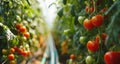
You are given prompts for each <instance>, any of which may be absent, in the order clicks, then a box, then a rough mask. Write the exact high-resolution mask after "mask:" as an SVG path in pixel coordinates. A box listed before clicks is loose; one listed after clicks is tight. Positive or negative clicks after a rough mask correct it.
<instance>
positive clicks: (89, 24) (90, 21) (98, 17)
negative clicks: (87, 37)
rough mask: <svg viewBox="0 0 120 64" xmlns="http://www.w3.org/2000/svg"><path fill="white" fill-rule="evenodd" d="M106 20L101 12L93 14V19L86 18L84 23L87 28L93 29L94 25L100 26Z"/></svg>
mask: <svg viewBox="0 0 120 64" xmlns="http://www.w3.org/2000/svg"><path fill="white" fill-rule="evenodd" d="M103 22H104V17H103V16H102V15H100V14H97V15H95V16H93V17H92V18H91V19H85V20H84V22H83V25H84V27H85V28H86V29H88V30H91V29H93V28H94V27H100V26H101V25H102V24H103Z"/></svg>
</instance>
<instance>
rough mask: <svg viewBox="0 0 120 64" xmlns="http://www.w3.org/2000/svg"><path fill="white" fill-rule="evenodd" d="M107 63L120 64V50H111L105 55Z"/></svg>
mask: <svg viewBox="0 0 120 64" xmlns="http://www.w3.org/2000/svg"><path fill="white" fill-rule="evenodd" d="M104 61H105V63H106V64H120V51H118V52H117V51H109V52H106V53H105V55H104Z"/></svg>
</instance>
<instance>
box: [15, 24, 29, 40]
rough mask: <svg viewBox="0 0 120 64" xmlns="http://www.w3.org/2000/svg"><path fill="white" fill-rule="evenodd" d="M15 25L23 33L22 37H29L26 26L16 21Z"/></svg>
mask: <svg viewBox="0 0 120 64" xmlns="http://www.w3.org/2000/svg"><path fill="white" fill-rule="evenodd" d="M15 26H16V28H17V29H18V31H19V32H20V33H22V34H23V35H24V37H26V38H29V37H30V33H29V32H27V28H26V26H23V25H22V24H20V23H16V25H15Z"/></svg>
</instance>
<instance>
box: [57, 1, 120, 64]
mask: <svg viewBox="0 0 120 64" xmlns="http://www.w3.org/2000/svg"><path fill="white" fill-rule="evenodd" d="M61 2H62V3H61V4H60V6H61V7H60V10H59V12H58V17H57V21H56V22H55V24H57V25H55V27H56V28H57V30H55V32H56V34H58V35H61V36H59V39H60V40H59V41H58V43H59V42H62V43H64V40H68V42H66V43H67V44H64V46H61V50H60V51H61V52H64V51H65V50H67V52H66V53H67V54H69V55H70V54H71V55H70V60H68V61H67V64H71V63H79V64H118V63H119V60H118V59H120V55H119V54H120V50H119V49H120V46H119V44H120V43H119V42H120V41H119V32H120V30H119V29H118V28H119V26H120V25H119V23H120V21H119V19H118V16H119V15H120V11H119V5H118V4H119V3H120V1H119V0H109V1H108V0H104V1H103V0H77V1H72V0H63V1H61ZM113 9H114V10H113ZM63 32H64V33H63ZM63 37H64V38H63ZM62 43H61V44H62ZM66 46H67V47H66ZM62 48H64V49H65V50H63V49H62ZM60 54H61V53H60ZM61 63H62V62H61Z"/></svg>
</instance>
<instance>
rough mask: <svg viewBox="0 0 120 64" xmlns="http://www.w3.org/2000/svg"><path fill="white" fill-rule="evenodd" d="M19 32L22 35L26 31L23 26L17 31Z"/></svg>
mask: <svg viewBox="0 0 120 64" xmlns="http://www.w3.org/2000/svg"><path fill="white" fill-rule="evenodd" d="M19 31H20V32H21V33H24V32H26V31H27V29H26V27H25V26H21V27H20V29H19Z"/></svg>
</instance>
